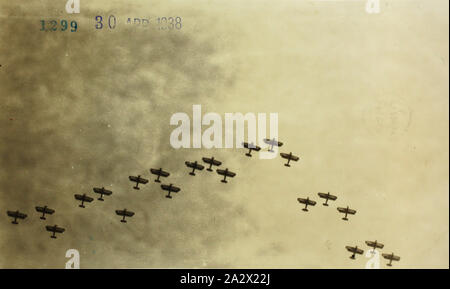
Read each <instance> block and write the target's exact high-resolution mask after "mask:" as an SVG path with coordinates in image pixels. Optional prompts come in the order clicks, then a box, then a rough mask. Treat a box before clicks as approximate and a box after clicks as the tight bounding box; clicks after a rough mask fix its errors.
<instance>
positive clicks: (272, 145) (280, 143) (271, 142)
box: [264, 138, 283, 153]
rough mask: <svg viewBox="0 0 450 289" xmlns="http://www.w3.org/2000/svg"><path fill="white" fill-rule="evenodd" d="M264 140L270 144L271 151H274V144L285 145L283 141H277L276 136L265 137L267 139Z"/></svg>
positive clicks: (277, 145)
mask: <svg viewBox="0 0 450 289" xmlns="http://www.w3.org/2000/svg"><path fill="white" fill-rule="evenodd" d="M264 142H265V143H266V144H268V145H270V148H269V152H271V153H273V152H274V150H273V147H274V146H276V147H281V146H283V143H282V142H280V141H277V140H276V139H275V138H273V139H268V138H265V139H264Z"/></svg>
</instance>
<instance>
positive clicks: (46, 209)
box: [36, 206, 55, 220]
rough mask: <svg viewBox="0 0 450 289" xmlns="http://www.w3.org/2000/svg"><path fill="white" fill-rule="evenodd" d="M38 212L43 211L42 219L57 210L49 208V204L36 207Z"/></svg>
mask: <svg viewBox="0 0 450 289" xmlns="http://www.w3.org/2000/svg"><path fill="white" fill-rule="evenodd" d="M36 212H38V213H42V216H41V217H40V219H41V220H45V219H46V218H45V214H47V215H52V214H53V213H54V212H55V210H53V209H50V208H48V207H47V206H43V207H36Z"/></svg>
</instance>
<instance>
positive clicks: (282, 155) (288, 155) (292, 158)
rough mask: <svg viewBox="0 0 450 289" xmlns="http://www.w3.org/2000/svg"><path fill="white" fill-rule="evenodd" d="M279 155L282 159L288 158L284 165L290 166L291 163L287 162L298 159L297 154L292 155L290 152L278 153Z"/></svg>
mask: <svg viewBox="0 0 450 289" xmlns="http://www.w3.org/2000/svg"><path fill="white" fill-rule="evenodd" d="M280 156H281V157H282V158H283V159H287V160H288V161H287V163H285V164H284V165H285V166H286V167H290V166H291V165H290V164H289V162H290V161H294V162H297V161H298V160H299V159H300V158H299V157H298V156H294V155H293V154H292V153H288V154H286V153H280Z"/></svg>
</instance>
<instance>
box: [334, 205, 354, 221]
mask: <svg viewBox="0 0 450 289" xmlns="http://www.w3.org/2000/svg"><path fill="white" fill-rule="evenodd" d="M337 210H338V211H339V213H343V214H345V216H344V217H343V218H342V220H344V221H348V219H347V215H348V214H350V215H354V214H356V211H355V210H352V209H350V208H349V207H348V206H347V208H341V207H338V208H337Z"/></svg>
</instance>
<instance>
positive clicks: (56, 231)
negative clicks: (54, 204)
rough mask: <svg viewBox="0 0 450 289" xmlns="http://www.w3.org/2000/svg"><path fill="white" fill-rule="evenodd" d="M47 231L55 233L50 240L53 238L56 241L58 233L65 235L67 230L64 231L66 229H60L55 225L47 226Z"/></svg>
mask: <svg viewBox="0 0 450 289" xmlns="http://www.w3.org/2000/svg"><path fill="white" fill-rule="evenodd" d="M45 229H46V230H47V231H49V232H52V233H53V235H51V236H50V238H53V239H56V233H60V234H62V233H64V231H65V230H66V229H64V228H61V227H58V226H57V225H54V226H45Z"/></svg>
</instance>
